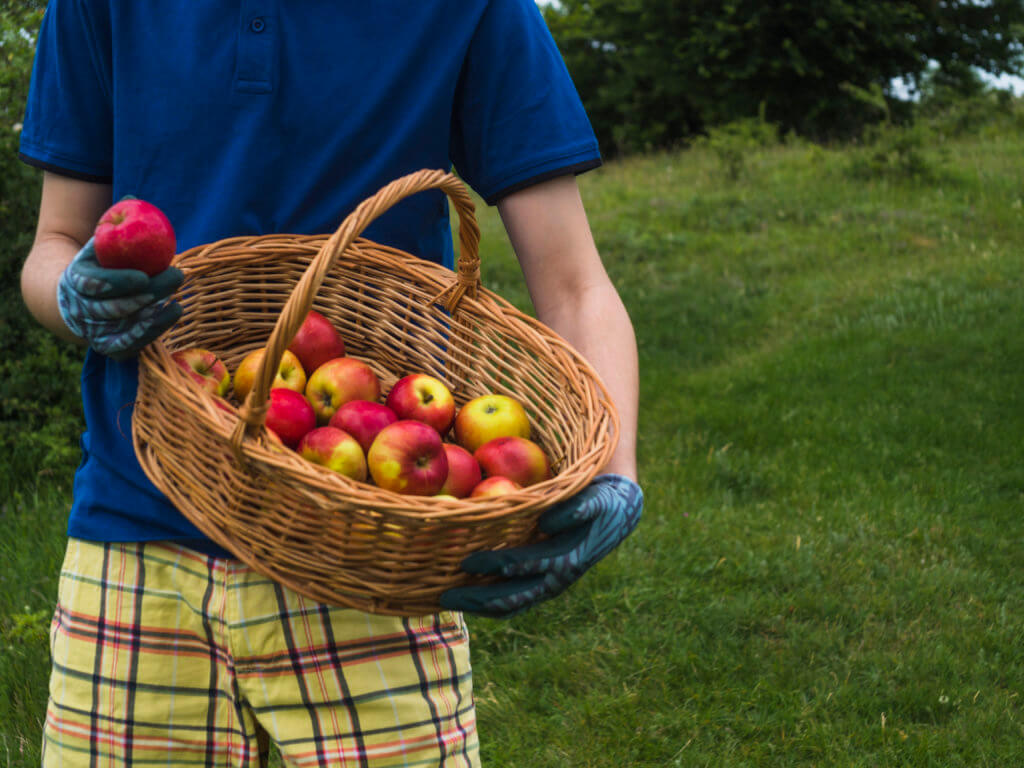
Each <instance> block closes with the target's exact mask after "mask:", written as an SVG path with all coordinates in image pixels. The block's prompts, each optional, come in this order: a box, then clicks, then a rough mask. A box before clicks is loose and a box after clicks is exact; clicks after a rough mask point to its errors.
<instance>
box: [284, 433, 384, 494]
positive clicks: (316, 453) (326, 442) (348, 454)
mask: <svg viewBox="0 0 1024 768" xmlns="http://www.w3.org/2000/svg"><path fill="white" fill-rule="evenodd" d="M295 450H296V451H298V453H299V455H300V456H302V458H304V459H308V460H309V461H312V462H313V463H314V464H320V465H321V466H324V467H327V468H328V469H333V470H334V471H335V472H337V473H338V474H340V475H345V477H350V478H352V479H353V480H358V481H360V482H362V481H364V480H366V455H365V454H364V453H363V449H362V446H360V445H359V443H358V442H357V441H356V439H355V438H354V437H352V435H350V434H349V433H348V432H345V431H344V430H342V429H338V428H337V427H317V428H316V429H311V430H310V431H309V432H307V433H306V434H305V435H303V436H302V439H301V440H299V444H298V447H297V448H296V449H295Z"/></svg>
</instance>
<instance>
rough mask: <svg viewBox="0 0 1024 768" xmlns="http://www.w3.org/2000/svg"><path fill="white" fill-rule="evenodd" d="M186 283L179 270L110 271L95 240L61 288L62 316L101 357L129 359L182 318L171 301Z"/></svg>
mask: <svg viewBox="0 0 1024 768" xmlns="http://www.w3.org/2000/svg"><path fill="white" fill-rule="evenodd" d="M184 279H185V275H184V273H183V272H182V271H181V270H180V269H177V268H176V267H168V268H167V269H165V270H164V271H163V272H161V273H159V274H157V275H154V276H153V277H149V276H148V275H146V273H145V272H140V271H138V270H134V269H105V268H103V267H101V266H100V265H99V263H98V262H97V261H96V251H95V250H94V249H93V241H92V239H90V240H89V242H88V243H86V244H85V246H84V247H83V248H82V250H80V251H79V252H78V253H77V254H76V255H75V258H74V259H72V260H71V263H70V264H69V265H68V266H67V269H65V270H64V273H63V274H62V275H61V278H60V282H59V283H58V284H57V303H58V306H59V307H60V316H61V318H62V319H63V320H64V324H65V325H66V326H67V327H68V328H69V329H71V332H72V333H74V334H75V335H76V336H78V337H79V338H82V339H85V340H86V341H88V342H89V346H90V347H92V348H93V349H95V350H96V351H97V352H99V353H100V354H102V355H107V356H108V357H112V358H114V359H115V360H124V359H126V358H129V357H132V356H133V355H136V354H138V352H139V350H140V349H142V348H143V347H144V346H146V345H147V344H149V343H150V342H151V341H153V340H154V339H156V338H157V337H158V336H160V334H162V333H163V332H164V331H166V330H167V329H168V328H170V327H171V326H172V325H174V324H175V323H176V322H177V321H178V318H180V317H181V306H180V305H179V304H178V303H177V302H174V301H167V300H166V299H167V298H168V297H169V296H170V295H171V294H172V293H174V292H175V291H176V290H177V289H178V287H179V286H180V285H181V284H182V282H183V281H184Z"/></svg>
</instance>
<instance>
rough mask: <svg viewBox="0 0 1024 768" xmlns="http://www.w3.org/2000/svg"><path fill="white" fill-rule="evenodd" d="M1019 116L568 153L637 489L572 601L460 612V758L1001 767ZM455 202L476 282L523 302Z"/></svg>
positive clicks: (36, 577)
mask: <svg viewBox="0 0 1024 768" xmlns="http://www.w3.org/2000/svg"><path fill="white" fill-rule="evenodd" d="M1020 128H1021V126H1019V125H1011V126H1008V127H1004V128H1003V129H1000V130H988V131H983V132H982V133H981V134H979V135H976V136H973V137H968V138H961V139H948V140H946V141H944V142H942V143H941V144H940V145H939V146H938V148H937V149H935V150H930V152H931V153H930V154H929V155H927V158H928V160H929V162H930V163H931V165H932V169H933V171H934V172H933V173H932V174H931V175H930V176H927V177H925V178H916V179H915V178H912V177H910V176H908V175H906V174H901V173H900V172H899V166H898V164H894V165H892V166H891V168H892V171H891V172H889V173H886V172H882V171H876V172H875V173H873V174H868V175H863V174H862V175H859V176H855V175H851V173H849V169H850V168H851V166H852V163H853V161H854V160H856V159H857V158H858V157H861V156H862V155H859V154H858V153H862V152H864V150H856V149H849V148H847V149H835V150H830V149H823V148H816V147H806V146H801V145H791V146H784V147H777V148H772V149H767V150H763V151H757V152H755V151H753V150H749V151H748V156H747V158H746V169H747V170H746V173H745V174H743V175H742V176H741V177H740V178H738V179H736V180H730V179H729V178H727V177H726V176H725V175H724V174H723V173H722V170H721V168H720V166H719V164H718V162H717V160H716V158H715V156H714V155H713V154H712V153H711V152H710V151H706V150H694V151H689V152H682V153H669V154H658V155H651V156H647V157H642V158H633V159H629V160H627V161H620V162H612V163H609V164H608V165H606V166H605V168H603V169H602V170H600V171H597V172H593V173H590V174H587V175H585V176H583V177H581V179H580V183H581V187H582V189H583V194H584V198H585V201H586V203H587V205H588V209H589V210H590V212H591V223H592V226H593V229H594V232H595V236H596V238H597V241H598V245H599V247H600V249H601V251H602V253H603V255H604V257H605V260H606V263H607V265H608V268H609V271H610V272H611V274H612V276H613V278H614V279H615V281H616V283H617V284H618V285H619V286H620V289H621V292H622V295H623V298H624V300H625V302H626V304H627V306H628V308H629V310H630V313H631V316H632V318H633V321H634V325H635V327H636V331H637V336H638V339H639V345H640V355H641V366H642V369H641V377H642V379H641V385H642V403H641V431H640V454H641V474H642V476H641V480H642V484H643V486H644V488H645V492H646V499H647V505H646V510H645V515H644V519H643V521H642V523H641V526H640V528H639V529H638V530H637V532H636V533H635V534H634V535H633V536H632V537H631V538H630V539H629V540H627V541H626V542H625V543H624V544H623V545H622V546H621V547H620V548H619V550H617V551H616V552H615V553H614V554H613V555H612V556H610V557H609V558H608V559H607V560H606V561H604V562H603V563H601V564H600V565H599V566H598V567H597V568H595V569H594V570H593V571H592V572H591V573H590V574H588V575H587V577H586V578H585V579H584V580H583V581H582V582H580V583H579V584H578V585H577V586H576V587H575V588H574V589H573V590H571V591H570V593H569V594H567V595H565V596H563V597H562V598H559V599H557V600H555V601H552V602H550V603H547V604H545V605H543V606H541V607H540V608H538V609H536V610H534V611H532V612H529V613H527V614H525V615H523V616H520V617H517V618H515V619H513V620H511V621H505V622H499V621H491V620H484V619H471V621H470V628H471V631H472V632H473V635H474V640H475V664H474V666H475V672H476V682H475V685H476V694H477V702H478V716H479V726H480V734H481V742H482V750H483V758H484V764H485V765H486V766H489V767H494V768H497V767H498V766H509V767H511V766H517V767H523V766H530V767H531V768H543V767H545V766H551V767H552V768H554V767H555V766H558V767H562V766H588V767H590V766H594V767H596V766H608V767H609V768H610V767H611V766H616V767H617V768H618V767H620V766H652V768H653V767H658V768H660V767H662V766H666V767H667V766H716V767H718V766H728V767H730V768H732V767H736V768H739V767H741V766H743V767H747V766H749V767H751V768H753V767H754V766H756V767H757V768H762V767H764V766H821V767H826V766H829V767H831V766H858V767H860V766H863V767H864V768H868V767H869V766H870V767H872V768H874V767H875V766H935V767H936V768H938V767H940V766H941V767H942V768H950V767H955V766H965V767H967V766H969V767H970V768H977V767H979V766H993V767H998V768H1004V767H1008V766H1019V765H1024V703H1022V697H1024V514H1022V510H1024V450H1022V446H1021V440H1020V435H1021V434H1022V432H1024V394H1022V391H1024V387H1022V381H1024V332H1022V331H1024V283H1022V278H1021V275H1022V273H1024V209H1022V201H1024V138H1021V136H1022V135H1024V134H1022V131H1021V130H1020ZM897 160H898V158H897ZM479 215H480V219H481V226H482V229H483V253H482V258H483V267H482V270H483V280H484V283H485V285H487V286H488V287H489V288H492V289H494V290H497V291H498V292H500V293H502V294H503V295H505V296H506V297H508V298H509V299H511V300H512V301H513V302H514V303H516V304H518V305H519V306H521V307H524V308H525V307H526V304H527V299H526V295H525V291H524V289H523V287H522V283H521V277H520V275H519V273H518V267H517V266H516V264H515V261H514V259H513V257H512V255H511V253H510V250H509V248H508V245H507V243H506V241H505V238H504V235H503V234H502V230H501V227H500V222H499V221H498V219H497V216H496V214H495V212H494V211H493V210H492V209H486V208H484V207H483V206H481V209H480V210H479ZM14 480H15V479H14V478H9V477H4V476H3V475H2V474H0V482H3V483H6V482H8V481H10V482H11V483H12V485H16V486H17V487H19V488H26V487H31V486H26V485H25V484H24V483H23V482H22V479H20V478H18V479H17V483H15V482H14ZM38 487H39V490H38V491H31V492H29V491H21V492H20V494H19V495H15V496H14V497H11V498H9V499H8V500H7V501H5V502H3V506H2V512H0V514H2V517H3V519H4V521H5V523H6V525H7V532H8V535H7V536H6V537H5V538H4V540H3V542H2V544H0V547H2V551H0V558H2V560H3V562H4V568H3V569H2V570H0V574H2V575H0V578H2V587H3V589H0V630H2V632H3V637H2V638H0V640H2V642H0V765H9V766H30V765H36V764H38V740H39V728H40V726H39V720H40V718H41V716H42V712H43V707H44V704H45V681H46V674H47V670H46V665H47V655H46V640H45V634H46V625H47V623H48V620H49V615H48V612H49V610H50V608H51V607H52V601H53V595H54V591H55V583H56V571H57V568H58V566H59V561H60V556H61V552H62V544H63V542H62V538H63V516H64V514H65V508H66V505H67V492H66V490H64V489H63V487H62V486H60V485H59V484H58V483H57V482H56V480H54V479H50V478H43V479H42V480H41V482H40V483H39V484H38Z"/></svg>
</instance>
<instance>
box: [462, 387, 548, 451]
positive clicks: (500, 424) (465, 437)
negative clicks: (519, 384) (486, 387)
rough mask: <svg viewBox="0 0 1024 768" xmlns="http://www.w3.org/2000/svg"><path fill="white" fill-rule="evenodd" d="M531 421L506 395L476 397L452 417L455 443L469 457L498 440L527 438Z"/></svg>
mask: <svg viewBox="0 0 1024 768" xmlns="http://www.w3.org/2000/svg"><path fill="white" fill-rule="evenodd" d="M529 436H530V420H529V418H527V416H526V411H525V409H524V408H523V406H522V405H521V404H520V403H519V401H518V400H515V399H514V398H511V397H509V396H508V395H498V394H488V395H481V396H480V397H475V398H473V399H472V400H470V401H469V402H468V403H466V404H465V405H463V406H462V408H460V409H459V413H458V415H457V416H456V417H455V442H457V443H458V444H459V445H461V446H462V447H463V448H465V449H466V450H467V451H469V452H470V453H472V452H473V451H475V450H476V449H477V448H479V447H480V446H481V445H483V444H484V443H487V442H490V441H491V440H494V439H495V438H498V437H527V438H528V437H529Z"/></svg>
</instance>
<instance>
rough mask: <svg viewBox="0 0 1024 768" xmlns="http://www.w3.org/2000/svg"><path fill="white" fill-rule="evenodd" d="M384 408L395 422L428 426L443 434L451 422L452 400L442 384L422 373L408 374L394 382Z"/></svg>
mask: <svg viewBox="0 0 1024 768" xmlns="http://www.w3.org/2000/svg"><path fill="white" fill-rule="evenodd" d="M385 402H386V403H387V406H388V408H390V409H391V410H392V411H394V412H395V414H396V415H397V416H398V418H399V419H413V420H415V421H422V422H423V423H424V424H429V425H430V426H432V427H433V428H434V429H436V430H437V431H438V433H439V434H441V435H443V434H445V433H446V432H447V431H448V430H449V428H450V427H451V425H452V422H453V421H454V420H455V398H454V397H452V393H451V391H450V390H449V389H448V387H447V386H445V384H444V382H442V381H441V380H440V379H437V378H435V377H433V376H430V375H429V374H426V373H412V374H409V375H408V376H403V377H402V378H401V379H399V380H398V381H396V382H395V384H394V386H393V387H391V391H390V392H388V397H387V400H386V401H385Z"/></svg>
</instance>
